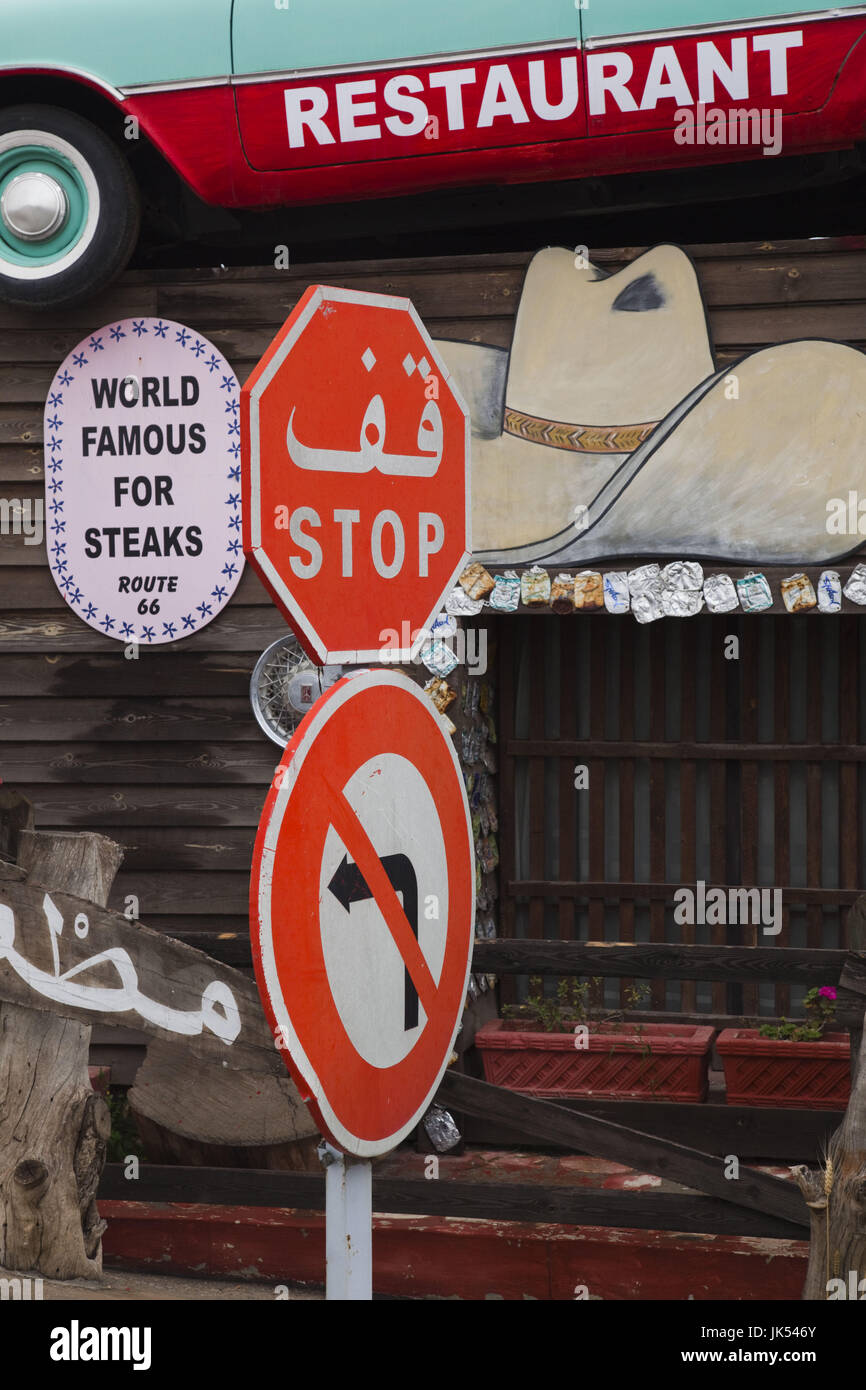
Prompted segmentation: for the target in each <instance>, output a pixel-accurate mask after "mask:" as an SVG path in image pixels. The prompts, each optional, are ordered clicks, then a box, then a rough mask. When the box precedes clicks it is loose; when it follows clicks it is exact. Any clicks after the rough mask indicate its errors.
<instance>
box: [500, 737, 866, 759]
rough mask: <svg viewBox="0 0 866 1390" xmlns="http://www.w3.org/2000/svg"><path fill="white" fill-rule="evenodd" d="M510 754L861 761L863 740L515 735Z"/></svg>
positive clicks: (507, 753) (508, 746) (507, 747)
mask: <svg viewBox="0 0 866 1390" xmlns="http://www.w3.org/2000/svg"><path fill="white" fill-rule="evenodd" d="M505 756H506V757H508V758H568V759H571V758H583V759H586V758H667V759H670V760H674V761H676V762H680V761H681V760H682V759H683V758H695V759H697V761H698V762H708V761H715V760H717V759H721V760H723V761H728V762H743V761H753V762H784V763H815V762H819V763H824V762H835V763H862V762H866V746H864V745H863V744H862V743H743V742H740V743H734V742H730V743H729V742H725V743H709V742H707V743H702V742H694V743H684V742H682V741H679V742H673V741H667V740H661V739H659V740H651V739H643V740H641V741H640V742H635V741H632V742H629V743H620V742H619V741H618V740H616V741H614V740H613V739H550V738H526V739H517V738H512V739H509V740H508V741H507V743H506V744H505Z"/></svg>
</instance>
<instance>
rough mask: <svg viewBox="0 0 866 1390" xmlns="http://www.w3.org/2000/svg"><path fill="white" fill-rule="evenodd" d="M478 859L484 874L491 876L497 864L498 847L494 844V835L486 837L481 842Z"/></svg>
mask: <svg viewBox="0 0 866 1390" xmlns="http://www.w3.org/2000/svg"><path fill="white" fill-rule="evenodd" d="M478 857H479V859H480V860H481V867H482V869H483V870H484V872H485V873H486V874H492V873H493V870H494V869H495V868H496V867H497V865H498V863H499V846H498V845H497V843H496V836H495V835H488V836H487V838H486V839H484V840H482V842H481V850H480V853H479V856H478Z"/></svg>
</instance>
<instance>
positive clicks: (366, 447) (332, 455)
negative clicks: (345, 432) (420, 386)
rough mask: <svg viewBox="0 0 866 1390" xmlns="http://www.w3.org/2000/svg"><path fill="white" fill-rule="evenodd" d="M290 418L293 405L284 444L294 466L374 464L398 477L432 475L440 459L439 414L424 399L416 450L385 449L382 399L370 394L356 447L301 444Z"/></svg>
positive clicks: (361, 467)
mask: <svg viewBox="0 0 866 1390" xmlns="http://www.w3.org/2000/svg"><path fill="white" fill-rule="evenodd" d="M294 419H295V410H294V408H293V409H292V413H291V415H290V416H289V423H288V426H287V428H286V444H287V446H288V450H289V456H290V458H291V460H292V462H293V463H295V464H297V466H298V468H314V469H317V470H327V471H328V472H332V473H369V472H370V470H371V469H372V468H375V469H376V470H377V471H378V472H379V473H387V474H390V475H391V476H395V477H399V478H432V477H433V475H434V474H435V472H436V470H437V469H438V467H439V465H440V463H441V462H442V453H443V449H444V439H443V432H442V415H441V413H440V411H439V407H438V405H437V404H436V402H435V401H428V402H427V404H426V405H425V407H424V410H423V411H422V414H421V419H420V421H419V423H418V448H419V449H420V450H421V453H420V454H386V453H385V429H386V416H385V402H384V401H383V400H382V397H381V396H374V397H373V398H372V400H371V401H370V403H369V405H368V406H367V409H366V411H365V413H364V418H363V420H362V421H361V434H360V440H359V447H358V448H357V449H356V450H352V449H314V448H311V446H310V445H308V444H302V443H301V441H300V439H298V437H297V435H296V434H295V430H294V423H293V422H294ZM371 436H372V437H371Z"/></svg>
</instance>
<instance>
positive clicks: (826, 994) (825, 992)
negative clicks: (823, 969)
mask: <svg viewBox="0 0 866 1390" xmlns="http://www.w3.org/2000/svg"><path fill="white" fill-rule="evenodd" d="M818 995H819V997H821V998H823V999H835V998H836V991H835V989H834V988H833V986H832V985H822V986H821V988H820V989H819V990H818Z"/></svg>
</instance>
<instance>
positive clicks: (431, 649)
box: [418, 641, 460, 676]
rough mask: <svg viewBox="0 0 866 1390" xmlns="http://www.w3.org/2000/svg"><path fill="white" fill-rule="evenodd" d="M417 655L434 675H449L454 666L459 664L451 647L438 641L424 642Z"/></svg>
mask: <svg viewBox="0 0 866 1390" xmlns="http://www.w3.org/2000/svg"><path fill="white" fill-rule="evenodd" d="M418 656H419V657H420V659H421V661H423V663H424V665H425V666H426V667H427V670H428V671H432V672H433V675H434V676H450V674H451V672H452V671H453V670H454V668H455V666H459V664H460V663H459V662H458V660H457V657H456V656H455V655H454V652H453V651H452V650H451V648H450V647H449V646H446V644H445V643H444V642H440V641H435V642H425V643H424V646H423V647H422V648H421V650H420V652H419V653H418Z"/></svg>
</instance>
